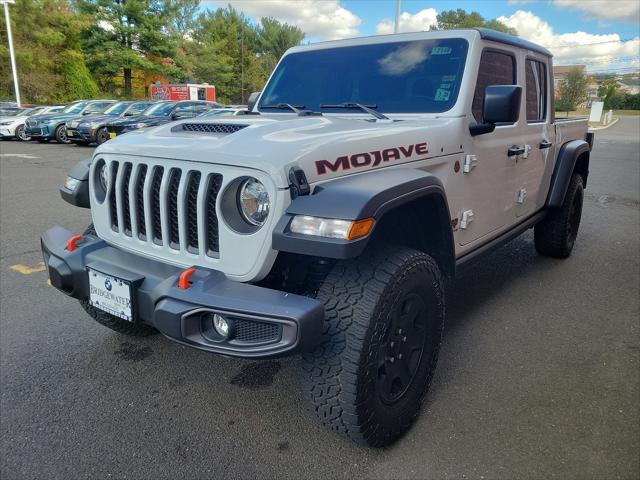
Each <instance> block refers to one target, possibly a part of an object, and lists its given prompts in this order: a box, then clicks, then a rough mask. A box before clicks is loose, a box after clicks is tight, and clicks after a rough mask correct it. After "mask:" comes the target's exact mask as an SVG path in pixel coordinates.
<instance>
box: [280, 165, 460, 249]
mask: <svg viewBox="0 0 640 480" xmlns="http://www.w3.org/2000/svg"><path fill="white" fill-rule="evenodd" d="M431 195H435V196H437V197H438V199H439V200H440V201H439V202H438V205H440V207H439V208H440V209H441V210H442V212H441V217H442V220H443V222H442V224H444V225H445V229H446V230H445V234H446V235H447V238H448V240H447V242H448V243H449V244H450V245H451V255H454V253H453V233H452V231H451V218H450V214H449V207H448V203H447V200H446V194H445V191H444V187H443V186H442V182H441V181H440V180H439V179H438V178H437V177H436V176H434V175H433V174H431V173H429V172H425V171H422V170H417V169H410V168H393V169H382V170H376V171H373V172H366V173H362V174H356V175H349V176H346V177H342V178H340V179H337V180H332V181H329V182H327V183H325V184H321V185H318V186H316V187H315V189H314V191H313V194H312V195H306V196H300V197H297V198H296V199H294V200H293V201H292V202H291V204H290V205H289V208H287V211H286V213H285V214H284V215H283V217H282V218H281V219H280V221H279V222H278V224H277V225H276V228H275V229H274V232H273V248H274V249H275V250H279V251H283V252H290V253H297V254H302V255H313V256H319V257H327V258H337V259H346V258H353V257H357V256H359V255H360V254H361V253H362V252H363V251H364V249H365V247H366V246H367V244H368V242H369V240H370V239H371V237H372V235H373V234H374V233H375V228H376V227H374V229H373V231H372V232H370V233H369V235H368V236H366V237H363V238H359V239H356V240H351V241H349V240H342V239H333V238H325V237H313V236H307V235H300V234H296V233H292V232H291V231H289V224H290V222H291V219H292V218H293V217H294V216H295V215H309V216H313V217H320V218H337V219H342V220H360V219H364V218H374V219H375V220H376V226H377V225H378V223H379V220H380V219H381V218H382V217H383V216H384V215H385V213H387V212H390V211H391V210H393V209H394V208H396V207H399V206H401V205H404V204H407V203H409V202H411V201H413V200H417V199H420V198H424V197H427V196H431Z"/></svg>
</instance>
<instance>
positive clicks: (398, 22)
mask: <svg viewBox="0 0 640 480" xmlns="http://www.w3.org/2000/svg"><path fill="white" fill-rule="evenodd" d="M399 26H400V0H396V24H395V25H394V27H393V33H398V28H399Z"/></svg>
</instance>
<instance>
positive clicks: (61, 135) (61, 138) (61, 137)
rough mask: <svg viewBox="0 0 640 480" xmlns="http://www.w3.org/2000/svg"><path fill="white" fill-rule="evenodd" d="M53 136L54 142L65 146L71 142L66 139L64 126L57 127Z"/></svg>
mask: <svg viewBox="0 0 640 480" xmlns="http://www.w3.org/2000/svg"><path fill="white" fill-rule="evenodd" d="M55 135H56V142H58V143H65V144H68V143H71V141H70V140H69V139H68V138H67V127H66V126H65V125H64V124H62V125H58V126H57V127H56V131H55Z"/></svg>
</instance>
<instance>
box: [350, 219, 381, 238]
mask: <svg viewBox="0 0 640 480" xmlns="http://www.w3.org/2000/svg"><path fill="white" fill-rule="evenodd" d="M375 223H376V221H375V220H374V219H373V218H365V219H364V220H358V221H355V222H353V223H352V224H351V227H350V228H349V233H347V240H355V239H356V238H360V237H366V236H367V235H369V232H371V229H372V228H373V226H374V225H375Z"/></svg>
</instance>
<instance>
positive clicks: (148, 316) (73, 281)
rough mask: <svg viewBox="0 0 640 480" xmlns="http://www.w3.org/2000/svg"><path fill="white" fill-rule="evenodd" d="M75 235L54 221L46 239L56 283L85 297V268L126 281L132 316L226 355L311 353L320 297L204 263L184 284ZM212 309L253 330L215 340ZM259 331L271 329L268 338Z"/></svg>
mask: <svg viewBox="0 0 640 480" xmlns="http://www.w3.org/2000/svg"><path fill="white" fill-rule="evenodd" d="M71 236H72V233H71V232H69V231H67V230H65V229H64V228H62V227H58V226H56V227H53V228H51V229H49V230H48V231H47V232H46V233H45V234H44V235H42V237H41V246H42V253H43V256H44V261H45V265H46V266H47V270H48V273H49V279H50V281H51V284H52V285H53V286H54V287H56V288H57V289H59V290H61V291H62V292H64V293H66V294H67V295H69V296H71V297H74V298H77V299H79V300H87V299H88V298H89V279H88V273H87V268H92V269H94V270H98V271H100V272H103V273H106V274H109V275H113V276H117V277H118V278H121V279H124V280H127V281H128V282H130V283H131V285H132V288H133V290H132V301H133V304H134V309H133V311H134V317H135V321H139V322H143V323H147V324H150V325H153V326H154V327H155V328H157V329H158V330H159V331H160V332H161V333H162V334H163V335H165V336H166V337H168V338H169V339H170V340H173V341H175V342H178V343H181V344H184V345H187V346H190V347H194V348H197V349H200V350H206V351H209V352H214V353H221V354H225V355H232V356H238V357H246V358H269V357H276V356H283V355H288V354H292V353H300V352H304V351H308V350H310V349H312V348H313V347H314V346H315V343H316V341H317V339H318V338H319V337H320V334H321V332H322V324H323V322H324V308H323V306H322V304H321V303H320V302H318V301H317V300H315V299H311V298H308V297H303V296H300V295H293V294H289V293H285V292H280V291H277V290H271V289H267V288H262V287H258V286H255V285H251V284H245V283H238V282H234V281H231V280H229V279H227V278H226V276H225V275H224V274H223V273H221V272H218V271H215V270H210V269H205V268H197V269H196V272H195V273H194V274H193V275H192V276H191V277H190V280H191V282H192V283H191V285H190V287H189V288H187V289H180V288H179V287H178V277H179V276H180V274H181V273H182V272H183V271H184V269H182V268H180V267H176V266H173V265H168V264H165V263H162V262H158V261H155V260H151V259H148V258H144V257H140V256H138V255H135V254H132V253H129V252H126V251H123V250H120V249H117V248H115V247H112V246H109V245H108V244H107V243H106V242H105V241H104V240H101V239H100V238H98V237H96V236H93V235H87V236H85V237H84V238H83V240H82V241H81V242H80V243H79V244H78V247H77V249H76V250H74V251H69V250H67V249H66V242H67V240H68V239H69V238H70V237H71ZM211 313H218V314H221V315H223V316H225V318H228V319H230V320H231V321H232V322H234V323H235V324H236V325H237V327H236V331H237V332H240V331H242V332H252V333H251V334H245V335H244V336H243V337H242V338H240V337H231V338H230V339H228V340H226V341H222V342H219V341H212V340H210V339H209V338H210V337H209V336H207V334H206V325H204V322H206V321H207V320H206V319H207V318H209V317H208V316H210V314H211ZM240 326H242V328H238V327H240ZM255 332H259V333H255ZM260 332H269V335H270V337H269V339H268V340H265V338H264V335H263V336H262V337H261V335H262V333H260ZM249 338H250V340H248V339H249Z"/></svg>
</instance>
